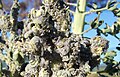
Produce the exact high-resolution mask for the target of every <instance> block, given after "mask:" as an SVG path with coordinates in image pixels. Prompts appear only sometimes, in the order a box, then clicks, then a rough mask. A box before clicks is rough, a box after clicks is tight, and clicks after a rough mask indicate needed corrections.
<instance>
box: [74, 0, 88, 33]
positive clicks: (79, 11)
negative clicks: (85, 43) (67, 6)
mask: <svg viewBox="0 0 120 77" xmlns="http://www.w3.org/2000/svg"><path fill="white" fill-rule="evenodd" d="M85 10H86V0H78V1H77V7H76V11H75V13H74V21H73V24H72V30H73V33H74V34H81V33H82V32H83V29H84V21H85V14H84V12H85Z"/></svg>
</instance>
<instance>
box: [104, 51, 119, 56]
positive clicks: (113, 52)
mask: <svg viewBox="0 0 120 77" xmlns="http://www.w3.org/2000/svg"><path fill="white" fill-rule="evenodd" d="M116 55H117V53H116V52H115V51H110V52H107V53H106V54H105V57H115V56H116Z"/></svg>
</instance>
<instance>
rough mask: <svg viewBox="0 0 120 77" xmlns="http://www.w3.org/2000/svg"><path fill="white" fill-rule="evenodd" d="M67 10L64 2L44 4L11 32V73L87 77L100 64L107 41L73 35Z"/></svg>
mask: <svg viewBox="0 0 120 77" xmlns="http://www.w3.org/2000/svg"><path fill="white" fill-rule="evenodd" d="M46 1H47V0H46ZM66 7H67V6H66V5H65V4H64V2H63V1H62V0H56V1H54V2H53V3H51V2H50V3H49V2H48V4H47V3H45V4H43V5H42V6H40V9H39V10H35V9H32V10H31V11H30V13H29V15H28V18H27V19H24V20H23V21H22V22H20V23H24V24H23V25H21V26H23V27H22V28H21V27H20V28H19V27H17V28H19V29H15V30H16V31H14V32H13V31H11V36H10V40H9V41H8V42H7V43H6V44H8V49H9V50H7V53H8V54H7V55H9V57H11V59H12V60H11V59H10V60H11V61H12V62H13V63H12V64H13V66H14V68H13V66H12V65H11V67H10V68H9V70H12V69H14V73H15V72H16V71H18V73H19V74H20V75H21V76H23V77H33V76H35V77H86V75H87V73H88V72H90V70H91V69H92V68H93V67H95V66H97V65H98V64H99V60H98V59H99V58H100V55H101V53H102V52H104V50H106V49H107V48H108V47H107V46H108V41H107V40H105V39H104V38H102V37H100V36H96V37H94V38H92V39H87V38H83V37H81V36H80V35H77V34H73V33H70V25H71V20H70V15H69V14H70V13H69V12H68V11H67V9H66ZM18 23H19V21H17V23H15V24H18ZM20 23H19V24H20ZM13 25H14V24H13ZM17 30H19V32H20V33H19V32H18V33H19V34H17V33H16V32H17ZM12 35H13V36H12ZM101 42H102V44H100V43H101ZM6 63H7V62H6ZM9 65H10V64H8V66H9ZM15 66H18V67H15ZM12 73H13V72H12ZM16 74H17V73H16ZM16 77H17V76H16Z"/></svg>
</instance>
